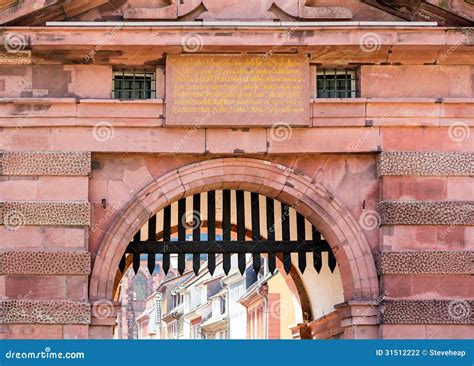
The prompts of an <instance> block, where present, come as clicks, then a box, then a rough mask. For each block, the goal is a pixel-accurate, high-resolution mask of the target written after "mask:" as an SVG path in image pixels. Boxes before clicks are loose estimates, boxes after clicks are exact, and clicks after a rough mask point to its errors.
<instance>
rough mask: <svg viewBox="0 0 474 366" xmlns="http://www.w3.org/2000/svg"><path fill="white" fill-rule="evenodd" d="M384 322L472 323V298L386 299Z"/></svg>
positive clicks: (382, 310) (473, 310)
mask: <svg viewBox="0 0 474 366" xmlns="http://www.w3.org/2000/svg"><path fill="white" fill-rule="evenodd" d="M381 319H382V323H384V324H474V301H473V300H469V301H467V300H457V299H456V300H386V301H384V302H383V304H382V307H381Z"/></svg>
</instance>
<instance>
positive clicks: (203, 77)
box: [166, 55, 310, 126]
mask: <svg viewBox="0 0 474 366" xmlns="http://www.w3.org/2000/svg"><path fill="white" fill-rule="evenodd" d="M309 85H310V80H309V61H308V59H307V58H306V57H305V56H304V55H273V56H271V57H268V58H264V57H262V56H259V55H212V56H211V55H169V56H168V58H167V62H166V124H167V125H177V126H193V125H196V124H200V125H210V126H271V125H274V124H277V123H285V124H288V125H293V126H308V125H309Z"/></svg>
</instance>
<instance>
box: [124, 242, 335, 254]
mask: <svg viewBox="0 0 474 366" xmlns="http://www.w3.org/2000/svg"><path fill="white" fill-rule="evenodd" d="M330 250H331V249H330V247H329V244H328V243H327V242H326V241H324V240H321V241H318V242H315V241H313V240H294V241H275V240H268V241H267V240H265V241H260V242H254V241H243V240H235V241H234V240H232V241H229V240H226V241H214V242H207V241H198V242H193V241H183V240H178V241H165V242H163V241H149V240H148V241H132V242H130V244H129V246H128V247H127V250H126V253H138V254H159V253H162V254H163V253H170V254H207V253H216V254H217V253H221V254H238V253H308V252H315V251H322V252H325V251H330Z"/></svg>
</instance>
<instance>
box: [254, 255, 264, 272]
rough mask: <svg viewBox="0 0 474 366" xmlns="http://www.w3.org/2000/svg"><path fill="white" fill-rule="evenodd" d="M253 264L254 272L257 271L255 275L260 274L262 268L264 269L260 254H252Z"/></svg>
mask: <svg viewBox="0 0 474 366" xmlns="http://www.w3.org/2000/svg"><path fill="white" fill-rule="evenodd" d="M252 262H253V263H252V264H253V270H254V271H255V273H258V272H260V267H262V260H261V258H260V254H258V253H255V254H252Z"/></svg>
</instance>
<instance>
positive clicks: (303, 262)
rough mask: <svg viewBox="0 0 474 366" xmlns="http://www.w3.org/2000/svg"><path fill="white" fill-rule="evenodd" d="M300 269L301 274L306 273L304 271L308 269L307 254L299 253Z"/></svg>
mask: <svg viewBox="0 0 474 366" xmlns="http://www.w3.org/2000/svg"><path fill="white" fill-rule="evenodd" d="M298 268H299V269H300V271H301V273H304V270H305V269H306V253H304V252H299V253H298Z"/></svg>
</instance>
